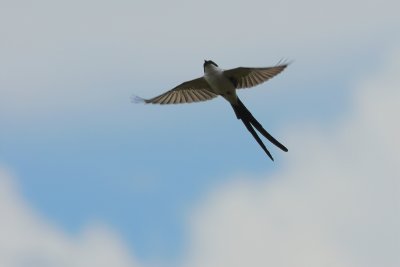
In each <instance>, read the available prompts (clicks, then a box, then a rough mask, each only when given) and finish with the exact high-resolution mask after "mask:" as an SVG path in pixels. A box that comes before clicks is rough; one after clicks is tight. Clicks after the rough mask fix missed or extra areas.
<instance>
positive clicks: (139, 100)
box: [131, 95, 146, 104]
mask: <svg viewBox="0 0 400 267" xmlns="http://www.w3.org/2000/svg"><path fill="white" fill-rule="evenodd" d="M145 102H146V100H145V99H144V98H141V97H140V96H137V95H132V96H131V103H135V104H139V103H145Z"/></svg>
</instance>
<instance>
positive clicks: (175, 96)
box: [142, 77, 218, 104]
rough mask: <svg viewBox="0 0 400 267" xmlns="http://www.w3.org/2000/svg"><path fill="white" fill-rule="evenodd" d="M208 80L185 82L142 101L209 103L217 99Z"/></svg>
mask: <svg viewBox="0 0 400 267" xmlns="http://www.w3.org/2000/svg"><path fill="white" fill-rule="evenodd" d="M217 96H218V95H216V94H214V93H213V92H212V91H211V88H210V86H209V85H208V83H207V82H206V80H205V79H204V78H203V77H201V78H197V79H194V80H191V81H187V82H184V83H182V84H180V85H178V86H176V87H175V88H173V89H171V90H169V91H167V92H165V93H163V94H161V95H159V96H156V97H153V98H150V99H142V102H145V103H148V104H150V103H151V104H180V103H192V102H200V101H207V100H210V99H213V98H215V97H217Z"/></svg>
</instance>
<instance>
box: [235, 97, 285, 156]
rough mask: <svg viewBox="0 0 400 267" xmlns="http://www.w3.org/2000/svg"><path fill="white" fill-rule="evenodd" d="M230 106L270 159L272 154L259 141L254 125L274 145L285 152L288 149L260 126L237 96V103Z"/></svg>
mask: <svg viewBox="0 0 400 267" xmlns="http://www.w3.org/2000/svg"><path fill="white" fill-rule="evenodd" d="M232 108H233V110H234V111H235V114H236V117H237V118H238V119H240V120H242V122H243V124H244V125H245V126H246V128H247V130H248V131H249V132H250V133H251V134H252V135H253V137H254V139H255V140H256V141H257V143H258V144H259V145H260V146H261V148H262V149H263V150H264V152H265V153H266V154H267V155H268V157H270V158H271V160H274V158H273V157H272V155H271V153H270V152H269V151H268V149H267V148H266V147H265V145H264V143H263V142H262V141H261V139H260V137H259V136H258V135H257V133H256V131H255V130H254V128H253V127H255V128H256V129H257V130H258V131H259V132H260V133H261V134H262V135H263V136H264V137H265V138H267V139H268V140H269V141H270V142H271V143H273V144H274V145H275V146H277V147H279V148H280V149H282V150H283V151H285V152H287V151H288V149H287V148H286V147H285V146H284V145H282V144H281V143H279V141H278V140H276V139H275V138H274V137H273V136H272V135H270V134H269V133H268V132H267V131H266V130H265V129H264V128H263V127H262V125H261V124H260V123H259V122H258V121H257V120H256V119H255V118H254V117H253V115H252V114H251V113H250V111H249V110H248V109H247V108H246V107H245V105H243V103H242V101H240V99H239V98H238V103H237V104H235V105H233V104H232Z"/></svg>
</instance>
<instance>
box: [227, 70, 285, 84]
mask: <svg viewBox="0 0 400 267" xmlns="http://www.w3.org/2000/svg"><path fill="white" fill-rule="evenodd" d="M287 66H288V64H278V65H276V66H274V67H268V68H245V67H239V68H235V69H230V70H226V71H224V74H225V76H227V77H228V78H229V79H230V80H231V81H232V82H233V84H234V85H235V87H236V89H241V88H250V87H253V86H256V85H259V84H261V83H263V82H266V81H268V80H269V79H271V78H272V77H274V76H275V75H277V74H279V73H281V72H282V71H283V70H284V69H285V68H286V67H287Z"/></svg>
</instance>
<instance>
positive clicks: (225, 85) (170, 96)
mask: <svg viewBox="0 0 400 267" xmlns="http://www.w3.org/2000/svg"><path fill="white" fill-rule="evenodd" d="M287 66H288V64H278V65H276V66H274V67H267V68H245V67H239V68H235V69H230V70H223V69H221V68H219V67H218V65H217V64H215V62H213V61H212V60H204V64H203V68H204V76H203V77H200V78H197V79H194V80H191V81H187V82H184V83H182V84H180V85H178V86H176V87H175V88H173V89H171V90H169V91H167V92H165V93H164V94H161V95H159V96H156V97H153V98H150V99H143V98H140V97H138V96H134V97H133V98H132V100H133V102H144V103H151V104H178V103H192V102H200V101H206V100H210V99H213V98H215V97H217V96H219V95H220V96H222V97H223V98H225V99H226V100H227V101H228V102H229V103H230V104H231V105H232V108H233V111H235V114H236V117H237V118H238V119H240V120H242V122H243V124H244V125H245V126H246V128H247V130H248V131H249V132H250V133H251V134H252V135H253V137H254V139H256V141H257V143H258V144H259V145H260V146H261V147H262V149H263V150H264V152H265V153H266V154H267V155H268V156H269V157H270V158H271V160H274V159H273V157H272V155H271V153H270V152H269V151H268V149H267V148H266V147H265V145H264V143H263V142H262V141H261V139H260V137H259V136H258V135H257V133H256V131H255V130H254V128H256V129H257V130H258V131H259V132H260V133H261V134H262V135H263V136H264V137H265V138H267V139H268V140H269V141H270V142H271V143H273V144H274V145H275V146H277V147H279V148H280V149H282V150H283V151H285V152H287V151H288V149H287V148H286V147H285V146H284V145H282V144H281V143H279V142H278V141H277V140H276V139H275V138H274V137H272V136H271V135H270V134H269V133H268V132H267V131H266V130H265V129H264V128H263V127H262V125H261V124H260V123H259V122H258V121H257V120H256V119H255V118H254V117H253V115H252V114H251V113H250V111H249V110H248V109H247V108H246V107H245V106H244V105H243V103H242V101H240V99H239V97H238V96H237V94H236V89H241V88H250V87H253V86H256V85H259V84H261V83H263V82H265V81H267V80H269V79H270V78H272V77H274V76H275V75H277V74H279V73H280V72H281V71H283V70H284V69H285V68H286V67H287ZM253 127H254V128H253Z"/></svg>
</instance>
